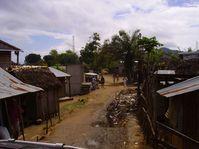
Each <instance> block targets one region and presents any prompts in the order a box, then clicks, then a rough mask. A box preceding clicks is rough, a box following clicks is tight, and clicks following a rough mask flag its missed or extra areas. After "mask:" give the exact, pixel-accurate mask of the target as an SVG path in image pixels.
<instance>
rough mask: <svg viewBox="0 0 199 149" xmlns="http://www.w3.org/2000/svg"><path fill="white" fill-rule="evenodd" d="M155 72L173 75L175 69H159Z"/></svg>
mask: <svg viewBox="0 0 199 149" xmlns="http://www.w3.org/2000/svg"><path fill="white" fill-rule="evenodd" d="M154 74H160V75H165V74H166V75H173V74H175V70H158V71H156V72H154Z"/></svg>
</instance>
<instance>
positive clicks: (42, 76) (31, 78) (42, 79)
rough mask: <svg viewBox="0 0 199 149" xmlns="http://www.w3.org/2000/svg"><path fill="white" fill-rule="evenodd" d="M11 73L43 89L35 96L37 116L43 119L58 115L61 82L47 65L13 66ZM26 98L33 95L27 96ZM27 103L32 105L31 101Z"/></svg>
mask: <svg viewBox="0 0 199 149" xmlns="http://www.w3.org/2000/svg"><path fill="white" fill-rule="evenodd" d="M11 73H12V74H13V75H14V76H15V77H16V78H18V79H20V80H21V81H23V82H25V83H28V84H31V85H34V86H37V87H41V88H42V89H44V92H42V94H41V95H39V97H37V98H38V99H40V100H37V103H35V106H36V107H37V117H38V118H41V119H43V120H44V119H48V118H51V117H53V116H55V115H59V103H58V99H59V97H58V90H59V88H60V86H61V83H60V81H59V80H58V79H57V78H56V77H55V75H54V74H53V73H52V72H51V71H50V70H49V69H48V67H42V66H23V67H15V68H13V69H12V70H11ZM27 98H33V97H32V96H29V97H27ZM26 104H27V103H26ZM29 104H30V106H31V105H32V106H33V104H31V103H29Z"/></svg>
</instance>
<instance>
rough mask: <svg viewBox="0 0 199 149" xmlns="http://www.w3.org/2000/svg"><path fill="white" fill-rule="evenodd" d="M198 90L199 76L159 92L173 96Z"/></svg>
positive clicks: (166, 95)
mask: <svg viewBox="0 0 199 149" xmlns="http://www.w3.org/2000/svg"><path fill="white" fill-rule="evenodd" d="M196 90H199V76H197V77H194V78H191V79H188V80H186V81H183V82H180V83H177V84H174V85H172V86H169V87H166V88H163V89H161V90H158V91H157V93H159V94H160V95H162V96H165V97H173V96H177V95H181V94H185V93H189V92H193V91H196Z"/></svg>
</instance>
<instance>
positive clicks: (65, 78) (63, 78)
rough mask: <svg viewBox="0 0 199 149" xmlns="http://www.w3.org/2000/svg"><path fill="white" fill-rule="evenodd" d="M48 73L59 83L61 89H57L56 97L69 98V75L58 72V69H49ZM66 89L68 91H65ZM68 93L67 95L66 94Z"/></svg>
mask: <svg viewBox="0 0 199 149" xmlns="http://www.w3.org/2000/svg"><path fill="white" fill-rule="evenodd" d="M49 69H50V71H51V72H52V73H53V74H54V75H55V76H56V77H57V78H58V79H59V81H60V83H61V87H60V89H59V93H58V96H59V97H65V96H69V97H71V84H70V78H71V75H70V74H67V73H65V72H63V71H60V70H58V69H55V68H53V67H49ZM67 89H68V91H67ZM67 92H68V94H67Z"/></svg>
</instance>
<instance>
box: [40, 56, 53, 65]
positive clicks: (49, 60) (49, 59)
mask: <svg viewBox="0 0 199 149" xmlns="http://www.w3.org/2000/svg"><path fill="white" fill-rule="evenodd" d="M43 60H44V61H45V62H46V63H47V65H48V66H53V65H55V64H56V63H55V59H54V57H53V56H52V55H45V56H44V57H43Z"/></svg>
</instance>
